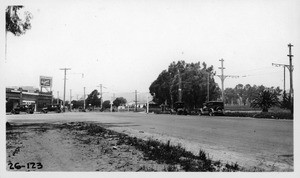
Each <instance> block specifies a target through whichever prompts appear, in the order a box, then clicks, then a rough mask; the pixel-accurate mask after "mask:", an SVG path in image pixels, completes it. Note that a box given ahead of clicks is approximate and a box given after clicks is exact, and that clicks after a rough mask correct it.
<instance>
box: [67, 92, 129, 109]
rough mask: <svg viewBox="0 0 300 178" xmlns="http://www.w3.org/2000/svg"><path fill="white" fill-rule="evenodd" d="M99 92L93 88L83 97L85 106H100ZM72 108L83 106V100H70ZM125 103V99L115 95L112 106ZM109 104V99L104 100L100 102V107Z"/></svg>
mask: <svg viewBox="0 0 300 178" xmlns="http://www.w3.org/2000/svg"><path fill="white" fill-rule="evenodd" d="M99 95H100V93H99V92H98V90H93V91H92V92H91V93H90V94H89V95H88V96H87V98H86V99H85V104H86V107H89V106H90V107H92V108H95V107H100V106H101V97H99ZM71 103H72V105H73V108H75V109H77V108H79V107H83V105H84V100H72V102H71ZM126 103H127V100H126V99H125V98H123V97H117V98H116V99H115V100H114V101H113V103H112V106H115V107H118V106H121V105H125V104H126ZM110 106H111V104H110V101H109V100H106V101H104V102H103V103H102V108H103V109H107V108H110Z"/></svg>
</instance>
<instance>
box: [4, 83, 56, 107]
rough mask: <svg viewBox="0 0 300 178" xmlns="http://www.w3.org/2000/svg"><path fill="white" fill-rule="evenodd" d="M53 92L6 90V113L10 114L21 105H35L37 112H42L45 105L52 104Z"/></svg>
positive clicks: (19, 89) (21, 89)
mask: <svg viewBox="0 0 300 178" xmlns="http://www.w3.org/2000/svg"><path fill="white" fill-rule="evenodd" d="M52 102H53V95H52V92H41V91H39V90H34V91H32V90H31V91H30V90H26V89H23V88H21V87H20V88H18V89H16V88H6V112H10V111H11V110H12V109H13V108H15V107H16V106H17V105H19V104H27V105H34V106H35V111H38V112H39V111H41V109H42V108H43V107H44V106H45V105H49V104H52Z"/></svg>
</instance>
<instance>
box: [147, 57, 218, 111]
mask: <svg viewBox="0 0 300 178" xmlns="http://www.w3.org/2000/svg"><path fill="white" fill-rule="evenodd" d="M213 75H214V73H213V66H210V67H207V65H206V63H204V62H203V63H202V66H201V64H200V62H197V63H186V62H185V61H177V62H175V61H174V62H172V63H171V64H170V65H169V67H168V69H166V70H163V71H162V72H161V73H160V74H159V75H158V77H157V79H156V80H155V81H153V82H152V84H151V85H150V87H149V90H150V93H151V95H152V96H153V101H154V102H156V103H158V104H168V105H171V107H172V105H173V104H174V103H175V102H176V101H178V100H179V98H178V94H179V92H178V90H179V87H181V89H182V101H183V102H184V103H185V104H186V106H187V107H189V108H195V107H200V106H202V104H203V102H205V101H206V100H207V86H208V82H209V100H217V99H218V98H219V96H220V94H221V92H220V89H219V87H218V85H217V83H215V81H214V78H213V77H212V76H213Z"/></svg>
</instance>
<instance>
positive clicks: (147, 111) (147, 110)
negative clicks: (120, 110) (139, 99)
mask: <svg viewBox="0 0 300 178" xmlns="http://www.w3.org/2000/svg"><path fill="white" fill-rule="evenodd" d="M146 97H147V108H146V113H147V114H148V113H149V93H147V96H146Z"/></svg>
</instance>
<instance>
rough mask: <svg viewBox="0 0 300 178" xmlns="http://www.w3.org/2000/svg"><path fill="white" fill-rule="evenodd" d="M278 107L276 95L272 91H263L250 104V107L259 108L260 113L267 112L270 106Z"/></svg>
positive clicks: (274, 91)
mask: <svg viewBox="0 0 300 178" xmlns="http://www.w3.org/2000/svg"><path fill="white" fill-rule="evenodd" d="M277 105H279V99H278V93H277V92H276V90H274V89H265V90H263V91H261V92H260V93H259V94H258V95H257V97H256V98H255V99H254V100H253V101H252V102H251V105H250V106H251V107H253V108H261V109H262V112H268V110H269V108H271V107H272V106H277Z"/></svg>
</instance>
